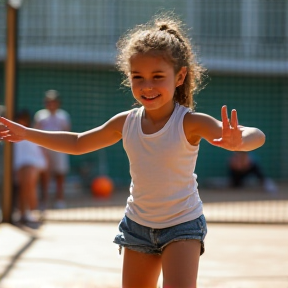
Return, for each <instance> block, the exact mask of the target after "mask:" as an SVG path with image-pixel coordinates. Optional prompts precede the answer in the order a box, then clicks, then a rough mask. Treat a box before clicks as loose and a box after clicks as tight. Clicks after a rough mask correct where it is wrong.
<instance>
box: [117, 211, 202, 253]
mask: <svg viewBox="0 0 288 288" xmlns="http://www.w3.org/2000/svg"><path fill="white" fill-rule="evenodd" d="M119 231H120V234H118V235H116V237H115V239H114V241H113V242H114V243H116V244H118V245H119V254H121V250H122V247H126V248H128V249H131V250H134V251H138V252H142V253H147V254H158V255H161V254H162V252H163V249H164V248H165V247H166V246H167V245H168V244H170V243H172V242H174V241H180V240H191V239H196V240H199V241H200V243H201V251H200V255H202V254H203V253H204V250H205V249H204V238H205V236H206V234H207V225H206V220H205V217H204V215H201V216H200V217H199V218H197V219H195V220H192V221H188V222H184V223H181V224H178V225H175V226H171V227H168V228H163V229H153V228H149V227H146V226H143V225H140V224H138V223H136V222H134V221H132V220H131V219H129V218H128V217H127V216H124V218H123V219H122V220H121V222H120V223H119Z"/></svg>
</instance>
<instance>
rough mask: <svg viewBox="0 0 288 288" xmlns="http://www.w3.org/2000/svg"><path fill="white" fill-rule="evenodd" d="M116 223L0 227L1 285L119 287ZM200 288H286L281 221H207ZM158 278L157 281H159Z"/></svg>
mask: <svg viewBox="0 0 288 288" xmlns="http://www.w3.org/2000/svg"><path fill="white" fill-rule="evenodd" d="M115 233H117V224H116V223H111V224H108V223H106V224H101V223H93V224H92V223H76V224H75V223H74V224H73V223H70V224H69V223H68V224H67V223H54V222H47V223H45V224H43V225H42V226H41V227H40V229H38V230H37V231H34V232H33V231H31V230H27V229H26V230H20V229H19V228H16V227H14V226H11V225H8V224H1V225H0V249H1V254H0V275H1V276H0V277H1V278H0V279H1V280H0V287H1V288H27V287H29V288H34V287H35V288H38V287H39V288H60V287H61V288H62V287H69V288H70V287H72V288H76V287H77V288H78V287H79V288H80V287H81V288H82V287H85V288H86V287H87V288H90V287H91V288H98V287H101V288H103V287H111V288H112V287H113V288H114V287H115V288H116V287H117V288H119V287H121V265H122V259H123V258H122V256H119V255H118V251H117V246H116V245H115V244H113V243H112V240H113V237H114V235H115ZM205 245H206V252H205V254H204V255H203V256H202V257H201V260H200V268H199V277H198V287H204V288H206V287H207V288H208V287H221V288H223V287H224V288H226V287H227V288H266V287H267V288H268V287H269V288H271V287H277V288H287V287H288V229H287V226H285V225H251V224H250V225H242V224H234V225H232V224H209V225H208V235H207V238H206V241H205ZM159 282H161V279H160V281H159Z"/></svg>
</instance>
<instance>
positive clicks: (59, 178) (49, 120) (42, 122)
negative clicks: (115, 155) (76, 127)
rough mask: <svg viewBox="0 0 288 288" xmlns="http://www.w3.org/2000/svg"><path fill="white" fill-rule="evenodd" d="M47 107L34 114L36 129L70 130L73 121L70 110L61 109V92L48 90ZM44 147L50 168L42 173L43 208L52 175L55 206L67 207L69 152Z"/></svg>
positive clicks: (45, 100) (46, 95) (59, 207)
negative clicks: (65, 199)
mask: <svg viewBox="0 0 288 288" xmlns="http://www.w3.org/2000/svg"><path fill="white" fill-rule="evenodd" d="M44 103H45V109H42V110H39V111H38V112H36V114H35V116H34V126H35V128H36V129H40V130H47V131H70V130H71V121H70V116H69V114H68V112H66V111H65V110H63V109H60V99H59V93H58V92H57V91H56V90H48V91H47V92H46V93H45V98H44ZM43 149H44V153H45V155H46V157H47V161H48V169H46V170H45V171H44V172H43V173H42V174H41V190H42V199H41V200H42V203H41V205H42V206H43V207H42V209H45V207H46V205H47V201H48V189H49V183H50V180H51V177H54V179H55V183H56V201H55V203H54V207H55V208H57V209H61V208H65V201H64V184H65V177H66V174H67V173H68V171H69V158H68V155H67V154H64V153H59V152H55V151H52V150H49V149H45V148H43Z"/></svg>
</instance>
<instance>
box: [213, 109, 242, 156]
mask: <svg viewBox="0 0 288 288" xmlns="http://www.w3.org/2000/svg"><path fill="white" fill-rule="evenodd" d="M221 118H222V137H221V138H219V139H214V140H213V141H212V143H213V145H215V146H218V147H222V148H224V149H227V150H231V151H237V150H240V147H241V145H242V144H243V141H242V126H239V125H238V118H237V111H236V110H235V109H233V110H232V111H231V122H230V121H229V118H228V114H227V106H226V105H225V106H223V107H222V109H221Z"/></svg>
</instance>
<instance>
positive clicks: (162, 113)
mask: <svg viewBox="0 0 288 288" xmlns="http://www.w3.org/2000/svg"><path fill="white" fill-rule="evenodd" d="M174 108H175V103H174V102H170V103H167V104H166V105H164V106H162V107H161V108H158V109H155V110H146V109H145V107H144V111H143V119H145V120H146V121H148V122H151V123H152V124H157V123H159V122H160V123H161V122H163V121H166V122H167V121H168V119H169V118H170V116H171V115H172V113H173V111H174Z"/></svg>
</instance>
